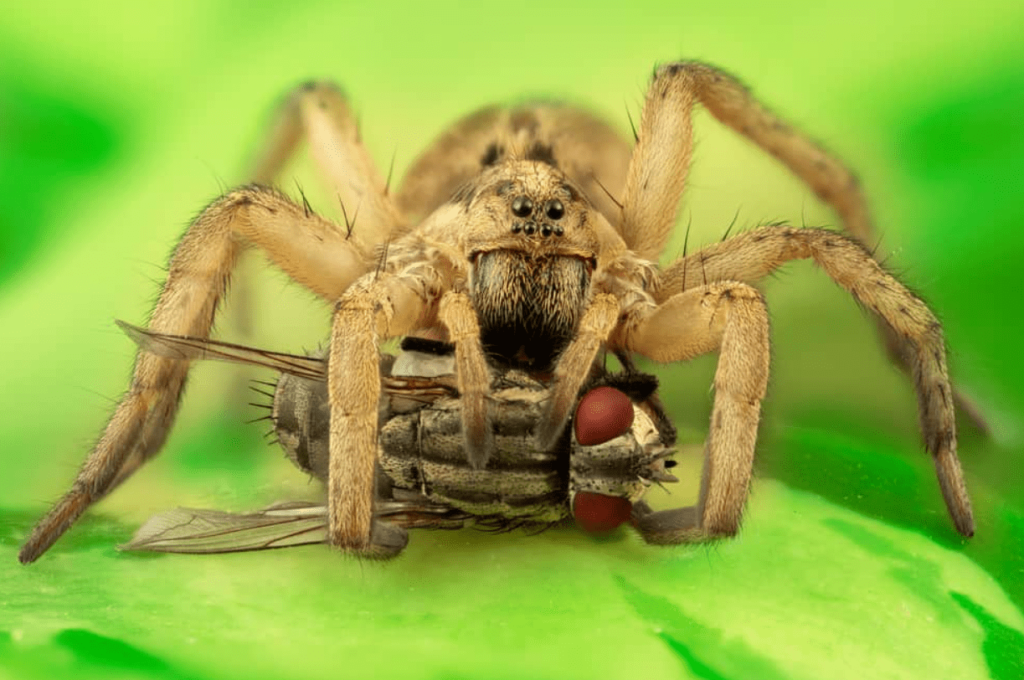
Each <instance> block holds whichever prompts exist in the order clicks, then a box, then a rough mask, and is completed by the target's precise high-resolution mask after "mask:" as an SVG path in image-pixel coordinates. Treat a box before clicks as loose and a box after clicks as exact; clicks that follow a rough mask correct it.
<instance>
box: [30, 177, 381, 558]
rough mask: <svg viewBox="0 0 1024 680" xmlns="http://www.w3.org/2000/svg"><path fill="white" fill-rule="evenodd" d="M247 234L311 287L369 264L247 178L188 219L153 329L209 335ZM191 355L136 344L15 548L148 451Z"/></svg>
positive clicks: (33, 553) (322, 287)
mask: <svg viewBox="0 0 1024 680" xmlns="http://www.w3.org/2000/svg"><path fill="white" fill-rule="evenodd" d="M246 243H251V244H254V245H257V246H259V247H261V248H262V249H263V250H264V251H266V252H267V254H268V255H269V256H270V258H271V259H272V260H273V261H274V262H275V263H276V264H277V265H278V266H280V267H281V268H282V269H284V271H285V272H286V273H288V274H290V275H291V276H292V278H294V279H295V280H297V281H299V282H300V283H302V284H303V285H305V286H306V287H308V288H310V289H311V290H313V291H314V292H316V293H318V294H320V295H322V296H324V297H327V298H335V299H336V298H337V296H338V295H340V294H341V292H342V291H343V290H344V289H345V288H346V287H347V286H348V285H349V283H350V282H351V281H352V280H353V279H355V278H356V277H357V276H358V275H359V274H361V273H362V272H363V271H365V270H366V262H367V260H368V257H367V255H366V254H365V253H364V252H362V251H361V250H360V249H358V248H356V247H355V246H354V245H353V244H352V243H350V242H348V241H346V239H345V235H344V234H342V233H340V232H339V231H338V229H337V228H336V227H335V226H334V225H333V224H331V223H330V222H328V221H327V220H324V219H322V218H320V217H319V216H317V215H315V214H312V213H309V212H308V211H306V210H304V209H303V207H301V206H298V205H296V204H295V203H293V202H292V201H290V200H289V199H288V198H287V197H286V196H284V195H283V194H281V193H279V192H277V191H275V190H273V189H269V188H266V187H261V186H255V185H254V186H249V187H245V188H242V189H237V190H235V191H232V192H230V193H228V194H226V195H224V196H222V197H221V198H219V199H217V200H216V201H214V202H213V203H212V204H210V205H209V206H208V207H207V208H206V209H205V210H204V211H203V212H202V213H201V214H200V215H199V217H197V218H196V220H195V221H194V222H193V223H192V224H191V225H190V226H189V228H188V231H186V232H185V235H184V236H183V237H182V239H181V241H180V242H179V243H178V246H177V247H176V248H175V250H174V254H173V255H172V257H171V261H170V264H169V265H168V272H167V281H166V282H165V283H164V287H163V291H162V292H161V293H160V297H159V299H158V301H157V303H156V307H155V308H154V310H153V314H152V316H151V317H150V321H149V328H150V330H152V331H155V332H157V333H165V334H169V335H186V336H193V337H199V338H206V337H208V336H209V333H210V327H211V326H212V324H213V319H214V314H215V313H216V310H217V304H218V302H219V301H220V298H221V296H222V294H223V293H224V290H225V289H226V288H227V285H228V281H229V279H230V275H231V270H232V268H233V267H234V265H235V262H236V260H237V258H238V256H239V254H240V253H241V251H242V250H243V248H244V246H245V244H246ZM188 367H189V362H188V361H187V360H183V359H181V358H176V357H174V356H173V355H172V356H157V355H155V354H150V353H147V352H140V353H139V354H138V357H137V359H136V362H135V370H134V372H133V375H132V381H131V385H130V386H129V388H128V391H127V392H126V393H125V395H124V397H123V398H122V399H121V401H120V403H119V404H118V405H117V408H116V409H115V410H114V414H113V416H111V418H110V422H109V423H108V424H107V426H106V429H105V430H104V431H103V434H102V435H101V436H100V439H99V441H98V442H97V443H96V445H95V447H94V448H93V450H92V452H91V453H90V454H89V456H88V458H87V459H86V460H85V463H84V464H83V465H82V468H81V470H80V471H79V473H78V476H77V477H76V478H75V481H74V484H73V486H72V488H71V490H70V491H68V492H67V493H66V494H65V495H64V497H63V498H61V499H60V501H58V502H57V503H56V505H55V506H54V507H53V509H52V510H50V512H49V513H48V514H47V515H46V516H45V517H43V519H41V520H40V521H39V523H38V524H37V525H36V526H35V528H34V529H33V531H32V534H31V535H30V536H29V538H28V540H27V541H26V542H25V545H24V546H23V547H22V549H21V552H20V553H19V555H18V557H19V559H20V560H21V561H22V562H33V561H35V560H36V559H37V558H38V557H39V556H40V555H41V554H42V553H43V552H45V551H46V550H47V549H48V548H49V547H50V546H51V545H53V543H54V542H55V541H56V540H57V539H58V538H60V536H61V535H62V534H63V533H64V532H65V531H67V529H68V528H69V527H70V526H71V525H72V524H73V523H74V522H75V520H77V519H78V518H79V517H80V516H81V515H82V513H83V512H85V510H86V509H88V508H89V506H90V505H92V504H93V503H95V502H96V501H98V500H99V499H101V498H102V497H103V496H105V495H106V494H107V493H108V492H110V490H112V489H113V488H114V487H115V486H117V485H118V484H120V483H121V482H122V481H124V480H125V479H126V478H127V477H128V476H130V475H131V474H132V473H133V472H134V471H135V470H136V469H137V468H138V467H139V466H141V465H142V464H143V463H145V462H146V461H147V460H148V459H149V458H151V457H152V456H154V455H155V454H156V453H157V452H158V451H159V450H160V448H161V446H163V443H164V440H165V439H166V437H167V433H168V431H169V430H170V427H171V424H172V423H173V421H174V417H175V415H176V413H177V410H178V402H179V400H180V398H181V393H182V390H183V389H184V386H185V379H186V377H187V374H188Z"/></svg>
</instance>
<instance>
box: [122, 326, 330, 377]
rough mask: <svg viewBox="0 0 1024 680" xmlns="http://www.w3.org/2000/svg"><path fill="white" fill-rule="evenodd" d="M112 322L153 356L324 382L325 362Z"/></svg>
mask: <svg viewBox="0 0 1024 680" xmlns="http://www.w3.org/2000/svg"><path fill="white" fill-rule="evenodd" d="M115 323H117V325H118V326H119V327H120V328H121V330H122V331H124V332H125V334H126V335H127V336H128V337H129V338H131V339H132V340H133V341H134V342H135V344H136V345H138V346H139V348H140V349H142V350H144V351H146V352H149V353H150V354H156V355H157V356H162V357H167V358H169V359H187V360H190V361H196V360H200V359H215V360H217V361H228V362H231V363H236V364H250V365H254V366H263V367H266V368H272V369H274V370H275V371H281V372H282V373H288V374H289V375H295V376H299V377H300V378H308V379H310V380H327V362H326V361H324V360H323V359H321V358H317V357H308V356H301V355H298V354H284V353H282V352H271V351H269V350H265V349H257V348H255V347H246V346H245V345H235V344H233V343H230V342H220V341H218V340H208V339H205V338H193V337H190V336H187V335H167V334H165V333H156V332H154V331H149V330H146V329H145V328H139V327H138V326H133V325H131V324H129V323H125V322H124V321H116V322H115Z"/></svg>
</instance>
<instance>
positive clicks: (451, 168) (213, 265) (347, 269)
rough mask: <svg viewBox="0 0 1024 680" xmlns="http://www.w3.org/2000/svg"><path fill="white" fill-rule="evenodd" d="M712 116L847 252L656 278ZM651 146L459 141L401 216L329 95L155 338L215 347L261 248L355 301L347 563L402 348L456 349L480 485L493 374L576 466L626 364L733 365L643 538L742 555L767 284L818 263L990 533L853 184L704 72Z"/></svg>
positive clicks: (568, 132)
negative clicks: (296, 183)
mask: <svg viewBox="0 0 1024 680" xmlns="http://www.w3.org/2000/svg"><path fill="white" fill-rule="evenodd" d="M697 103H700V104H702V105H703V106H704V107H705V108H706V109H707V110H708V111H710V112H711V114H712V115H713V116H714V117H716V118H717V119H718V120H720V121H721V122H722V123H724V124H725V125H727V126H729V127H731V128H733V129H734V130H736V131H737V132H739V133H740V134H742V135H744V136H746V137H747V138H749V139H750V140H752V141H753V142H754V143H755V144H757V145H758V146H760V147H761V148H763V149H764V150H765V151H767V152H769V153H770V154H772V155H774V156H775V157H777V158H778V159H779V160H781V161H782V162H783V163H784V164H785V165H786V166H787V167H789V169H790V170H791V171H793V172H794V173H795V174H796V175H797V176H798V177H800V178H801V179H802V180H803V181H805V182H806V183H807V184H808V185H809V186H810V187H811V188H812V189H813V190H814V191H815V192H816V193H817V195H818V196H819V197H820V198H822V199H823V200H824V201H825V202H827V203H828V204H830V205H831V206H832V207H833V208H834V209H835V210H836V211H837V213H838V215H839V216H840V218H841V219H842V222H843V225H844V227H845V229H846V232H847V233H848V234H849V236H847V235H843V234H840V233H837V232H835V231H831V230H825V229H812V228H794V227H789V226H763V227H758V228H754V229H750V230H748V231H746V232H743V233H740V234H737V235H735V236H733V237H732V238H729V239H727V240H724V241H722V242H721V243H716V244H713V245H711V246H708V247H705V248H703V249H701V250H700V251H698V252H695V253H692V254H689V255H686V254H684V255H683V257H681V258H680V259H678V260H677V261H676V262H673V263H672V264H670V265H668V266H667V267H664V268H659V266H658V265H657V264H656V261H657V258H658V256H659V255H660V254H661V252H662V250H663V249H664V247H665V245H666V242H667V240H668V238H669V235H670V233H671V231H672V229H673V225H674V224H675V222H676V216H677V212H678V208H679V203H680V199H681V196H682V193H683V189H684V187H685V185H686V178H687V172H688V168H689V165H690V160H691V154H692V129H691V115H692V110H693V107H694V105H695V104H697ZM634 136H635V145H634V146H633V148H632V149H630V146H629V144H628V143H627V142H626V141H624V140H623V139H622V138H621V137H620V136H619V135H618V134H616V133H615V132H614V131H613V130H612V128H611V127H610V126H608V125H607V124H606V123H604V122H602V121H600V120H598V119H597V118H595V117H594V116H592V115H591V114H589V113H586V112H584V111H582V110H580V109H578V108H575V107H573V106H569V105H560V104H553V103H542V104H531V105H523V106H515V107H495V108H488V109H484V110H481V111H478V112H477V113H475V114H472V115H470V116H468V117H466V118H464V119H462V120H461V121H459V122H457V123H456V124H455V125H454V127H452V128H451V129H450V130H449V131H448V132H446V133H444V134H443V135H442V136H441V137H440V138H439V139H438V140H436V141H435V142H434V144H433V145H432V146H430V147H429V148H428V149H427V150H426V151H425V152H424V153H423V155H422V156H420V157H419V159H418V160H417V161H416V162H415V163H414V164H413V166H412V168H411V169H410V171H409V172H408V174H407V176H406V177H405V179H404V180H403V183H402V185H401V186H400V187H399V188H398V190H397V192H395V193H394V194H392V193H391V192H390V191H389V188H388V185H387V183H386V182H385V181H384V180H383V179H382V178H381V175H380V173H379V172H378V171H377V169H376V168H375V166H374V163H373V161H372V160H371V158H370V156H369V154H368V152H367V151H366V149H365V148H364V147H363V145H362V144H361V142H360V138H359V134H358V130H357V126H356V123H355V119H354V116H353V115H352V113H351V110H350V108H349V106H348V103H347V101H346V98H345V97H344V95H342V93H341V92H340V91H339V90H338V89H337V88H335V87H333V86H331V85H329V84H323V83H315V82H313V83H308V84H306V85H304V86H301V87H300V88H298V89H297V90H296V91H295V92H294V94H293V96H291V97H290V98H289V99H288V101H287V104H286V105H285V106H284V107H283V110H282V113H281V115H280V118H279V121H278V123H277V124H276V126H275V127H274V129H273V130H272V132H271V135H270V140H269V143H268V144H267V146H266V148H265V151H264V153H263V155H262V156H261V158H260V160H259V162H258V163H257V166H256V168H257V169H256V172H255V175H254V179H255V181H256V183H254V184H250V185H248V186H243V187H241V188H238V189H235V190H233V191H229V192H227V193H226V194H224V195H223V196H221V197H220V198H218V199H216V200H215V201H214V202H213V203H211V204H210V205H209V206H208V207H207V208H205V209H204V210H203V211H202V212H201V213H200V214H199V216H198V217H197V218H196V219H195V220H194V221H193V222H192V224H191V225H190V226H189V228H188V230H187V231H186V232H185V234H184V236H183V237H182V238H181V240H180V242H179V243H178V245H177V247H176V248H175V250H174V253H173V255H172V256H171V260H170V264H169V267H168V275H167V280H166V282H165V283H164V287H163V290H162V292H161V294H160V296H159V299H158V301H157V304H156V307H155V309H154V310H153V313H152V316H151V317H150V321H149V328H150V329H151V330H152V331H154V332H158V333H166V334H172V335H183V336H195V337H199V338H206V337H208V336H209V333H210V328H211V325H212V324H213V321H214V316H215V313H216V310H217V305H218V302H219V300H220V298H221V295H222V294H223V292H224V291H225V289H226V287H227V285H228V282H229V279H230V276H231V271H232V268H233V266H234V265H235V262H236V260H237V258H238V256H239V254H240V253H241V252H242V250H243V249H245V248H246V247H247V246H248V245H255V246H257V247H259V248H261V249H262V250H263V251H264V252H265V253H266V254H267V256H268V257H269V258H270V260H271V261H272V262H273V263H275V264H276V265H277V266H278V267H280V268H281V269H283V270H284V271H285V272H286V273H287V274H288V275H290V276H291V277H292V278H293V279H294V280H295V281H297V282H298V283H300V284H302V285H303V286H305V287H306V288H308V289H309V290H311V291H313V292H314V293H316V294H317V295H320V296H321V297H323V298H325V299H327V300H329V301H333V302H335V308H334V315H333V321H332V326H331V334H330V340H329V343H328V393H329V402H330V407H331V421H330V461H329V469H328V530H327V536H328V541H329V542H330V543H331V544H333V545H334V546H336V547H337V548H340V549H342V550H345V551H349V552H353V553H357V554H372V552H373V546H374V541H375V534H376V533H377V528H376V527H377V526H378V525H375V523H374V521H373V517H374V509H373V498H374V469H375V465H376V458H377V455H378V454H377V451H378V448H377V437H378V422H377V404H378V400H379V396H380V377H379V376H380V372H379V362H380V358H379V346H380V344H381V342H382V341H383V340H385V339H387V338H391V337H396V336H403V335H409V334H415V333H430V334H432V335H435V336H438V337H441V338H442V339H444V340H447V341H448V342H451V343H453V344H454V346H455V366H456V373H457V386H458V390H459V392H460V393H461V400H462V401H461V404H462V414H461V418H462V436H463V437H464V449H465V455H466V457H467V460H468V462H469V463H470V464H471V465H473V466H475V467H478V468H483V467H485V466H486V465H487V461H488V457H489V456H490V453H491V450H492V447H493V441H492V429H491V425H490V419H489V415H488V404H489V402H488V386H489V385H490V381H491V370H492V367H496V368H507V367H511V368H521V369H525V370H528V371H530V372H531V373H532V374H534V375H538V376H544V377H545V378H546V379H547V380H548V381H549V384H550V389H551V398H550V400H549V401H548V403H547V406H546V408H545V410H544V414H543V416H542V417H541V420H540V422H539V423H538V424H537V427H536V432H537V433H538V434H537V438H538V446H539V448H541V449H542V450H547V449H550V448H552V447H553V445H554V444H555V443H556V442H557V440H558V439H559V437H560V436H562V433H563V431H564V428H565V424H566V421H567V419H568V417H569V415H570V413H571V411H572V408H573V406H574V405H575V403H576V399H577V395H578V393H579V391H580V388H581V387H582V386H583V384H584V382H585V380H586V378H587V375H588V374H589V372H590V367H591V366H592V364H593V363H594V361H595V358H596V357H597V356H598V354H599V352H600V351H601V350H602V349H605V350H608V351H611V352H614V353H616V354H618V355H619V356H621V357H623V359H624V360H626V361H627V363H628V362H629V360H630V356H631V354H633V353H638V354H641V355H643V356H646V357H648V358H650V359H653V360H654V361H658V362H673V361H684V360H687V359H691V358H693V357H696V356H698V355H701V354H705V353H708V352H713V351H717V352H718V354H719V360H718V367H717V369H716V373H715V377H714V390H715V397H714V403H713V406H712V412H711V423H710V430H709V433H708V436H707V440H706V444H705V461H704V471H703V475H702V479H701V485H700V492H699V496H698V499H697V502H696V505H694V506H692V507H686V508H678V509H673V510H664V511H659V512H650V513H647V514H645V515H644V516H643V517H640V518H639V519H638V520H637V521H638V522H639V523H640V525H641V526H642V530H643V533H644V535H645V536H649V537H653V539H654V541H655V542H660V543H682V542H699V541H708V540H713V539H716V538H720V537H726V536H730V535H733V534H735V533H736V532H737V530H738V528H739V525H740V520H741V516H742V512H743V507H744V504H745V501H746V498H747V495H748V488H749V484H750V477H751V469H752V465H753V459H754V449H755V444H756V440H757V431H758V422H759V419H760V411H761V400H762V398H763V397H764V394H765V390H766V386H767V382H768V371H769V331H768V314H767V308H766V306H765V301H764V298H763V296H762V294H761V293H760V292H759V291H758V290H757V289H756V288H754V287H753V286H752V284H753V283H754V282H756V281H758V280H759V279H761V278H762V277H764V276H765V275H767V274H769V273H771V272H772V271H773V270H775V269H776V268H778V267H779V266H781V265H782V264H784V263H785V262H788V261H790V260H794V259H806V258H810V259H812V260H813V261H814V262H815V263H816V264H817V265H818V266H819V267H820V268H821V269H823V270H824V271H825V272H826V273H827V274H828V275H829V276H830V277H831V278H832V279H833V280H834V281H835V282H837V283H838V284H839V285H840V286H842V287H843V288H845V289H846V290H847V291H848V292H849V293H850V294H851V295H852V296H853V297H854V298H855V299H856V300H857V301H858V302H859V303H860V304H861V305H862V306H863V307H865V308H866V309H868V310H870V311H871V312H873V313H874V314H875V315H876V316H877V318H878V319H879V323H880V325H881V326H882V327H883V334H884V336H885V338H886V342H887V345H888V346H889V347H890V350H891V352H892V354H893V356H894V357H895V358H896V359H897V361H898V362H899V363H900V364H901V365H902V367H903V368H904V369H905V370H906V371H907V372H908V373H909V374H910V375H911V376H912V378H913V383H914V386H915V389H916V392H917V397H918V402H919V416H920V426H921V430H922V433H923V436H924V443H925V447H926V449H927V450H928V452H929V453H930V454H931V456H932V457H933V460H934V463H935V468H936V472H937V476H938V479H939V484H940V487H941V490H942V494H943V497H944V499H945V502H946V506H947V508H948V510H949V513H950V515H951V517H952V520H953V523H954V525H955V527H956V529H957V530H958V531H959V532H960V533H961V534H962V535H964V536H971V535H972V534H973V532H974V520H973V516H972V512H971V506H970V500H969V497H968V494H967V490H966V486H965V484H964V480H963V473H962V471H961V468H960V463H959V460H958V458H957V455H956V424H955V418H954V413H955V407H954V392H953V389H952V387H951V385H950V381H949V377H948V372H947V368H946V350H945V345H944V340H943V334H942V329H941V326H940V324H939V322H938V320H937V319H936V317H935V315H934V314H933V313H932V312H931V311H930V310H929V308H928V307H927V305H926V304H925V303H924V302H923V301H922V300H921V299H920V298H918V297H917V296H916V295H914V294H913V293H912V292H911V291H909V290H908V289H907V288H906V287H905V286H904V285H903V284H902V283H900V282H899V281H898V280H897V279H896V278H894V277H893V276H892V275H891V274H889V273H888V272H886V271H885V270H884V269H883V268H882V267H881V266H880V264H879V263H878V262H877V261H876V260H875V259H874V258H873V256H872V254H871V253H870V252H869V251H868V250H867V249H866V248H865V247H864V245H862V243H863V242H867V241H868V239H869V238H870V236H871V233H872V226H871V221H870V217H869V214H868V210H867V207H866V203H865V200H864V197H863V194H862V192H861V190H860V188H859V186H858V184H857V181H856V179H855V177H854V176H853V174H852V173H851V172H850V171H849V170H847V169H846V168H845V167H844V166H843V165H842V164H841V163H840V162H838V161H837V160H835V159H833V158H832V157H830V156H829V155H828V154H826V153H825V152H824V151H823V150H822V149H820V148H819V147H818V146H817V145H816V144H814V143H813V142H811V141H810V140H809V139H808V138H807V137H805V136H804V135H802V134H800V133H799V132H797V131H795V130H793V129H792V128H790V127H789V126H788V125H786V124H785V123H784V122H782V121H781V120H780V119H778V118H777V117H776V116H775V115H773V114H772V113H770V112H769V111H768V110H767V109H766V108H765V107H764V106H762V105H761V104H760V103H759V102H758V101H757V100H756V99H754V98H753V96H752V95H751V94H750V93H749V92H748V91H747V89H746V88H744V87H743V86H742V85H741V84H740V83H739V82H738V81H737V80H736V79H734V78H733V77H731V76H729V75H727V74H726V73H724V72H723V71H721V70H719V69H717V68H715V67H712V66H709V65H706V64H703V63H698V62H677V63H670V64H667V65H663V66H660V67H658V68H657V69H655V71H654V75H653V78H652V80H651V83H650V86H649V89H648V91H647V95H646V99H645V103H644V107H643V114H642V117H641V119H640V124H639V127H638V129H637V130H636V132H635V135H634ZM303 137H307V138H308V139H309V142H310V145H311V148H312V152H313V155H314V157H315V158H316V160H317V162H318V164H319V165H320V167H321V168H322V170H323V172H324V173H325V174H326V176H327V177H328V179H329V180H330V182H331V184H332V186H333V187H334V188H335V189H336V190H337V191H338V193H339V196H340V198H341V200H342V206H343V209H344V207H345V206H348V207H350V208H351V207H353V206H356V207H357V210H352V211H351V213H353V214H354V213H356V212H358V214H357V216H356V215H353V217H351V219H350V211H349V210H348V209H344V214H345V224H344V225H339V224H335V223H334V222H332V221H330V220H328V219H326V218H324V217H322V216H320V215H318V214H316V213H315V212H314V211H313V210H312V208H311V207H310V206H309V204H308V203H307V202H306V201H305V199H304V198H303V200H302V201H301V202H296V201H293V200H291V199H289V198H288V197H287V196H285V195H284V194H283V193H281V192H280V191H278V190H276V189H274V188H271V187H270V186H269V185H268V183H269V182H271V181H272V180H273V178H274V176H275V175H276V174H277V173H278V171H279V170H280V168H281V167H282V165H283V164H284V162H285V161H286V160H287V158H288V157H289V156H290V155H291V153H292V151H293V149H294V148H295V146H296V145H297V143H298V142H299V140H300V139H301V138H303ZM188 368H189V362H187V361H182V360H176V359H170V358H167V357H160V356H155V355H151V354H146V353H140V354H139V355H138V358H137V360H136V364H135V371H134V375H133V378H132V381H131V385H130V387H129V389H128V392H127V393H126V394H125V395H124V397H123V398H122V400H121V402H120V403H119V404H118V406H117V408H116V409H115V411H114V414H113V415H112V417H111V419H110V421H109V423H108V424H107V426H106V429H105V430H104V432H103V434H102V435H101V437H100V439H99V441H98V442H97V444H96V446H95V448H94V449H93V451H92V452H91V453H90V455H89V456H88V458H87V459H86V461H85V463H84V465H83V467H82V469H81V471H80V472H79V474H78V477H77V478H76V480H75V482H74V484H73V486H72V488H71V490H70V491H69V492H68V493H67V494H66V495H65V496H64V497H63V498H62V499H61V500H60V501H58V503H57V504H56V506H55V507H54V508H53V509H52V510H51V511H50V512H49V514H47V515H46V516H45V517H44V518H43V519H42V520H41V521H40V522H39V524H38V525H37V526H36V528H35V529H34V531H33V532H32V534H31V536H30V537H29V539H28V541H27V542H26V544H25V546H24V547H23V548H22V551H21V553H20V559H21V560H22V561H23V562H31V561H33V560H35V559H36V558H37V557H38V556H39V555H40V554H42V552H43V551H45V550H46V549H47V548H49V546H51V545H52V544H53V542H54V541H55V540H56V539H57V538H58V537H59V536H60V535H61V534H62V533H63V532H64V531H65V530H67V528H68V527H69V526H70V525H71V524H72V523H73V522H74V521H75V520H76V519H77V518H78V517H79V516H80V515H81V514H82V513H83V512H84V511H85V510H86V508H88V507H89V506H90V505H91V504H92V503H94V502H95V501H96V500H98V499H99V498H101V497H102V496H104V495H105V494H106V493H108V492H109V491H110V490H111V489H113V488H114V487H115V486H117V485H118V484H119V483H120V482H122V481H123V480H124V479H125V478H127V477H128V476H129V475H130V474H131V473H132V472H134V471H135V470H136V469H137V468H138V467H139V466H140V465H141V464H143V463H144V462H145V461H146V460H147V459H149V458H150V457H152V456H153V455H155V454H156V453H157V452H158V451H159V449H160V447H161V445H162V444H163V442H164V440H165V438H166V435H167V432H168V430H169V428H170V426H171V424H172V421H173V420H174V415H175V412H176V410H177V405H178V402H179V398H180V396H181V393H182V389H183V387H184V384H185V378H186V375H187V373H188Z"/></svg>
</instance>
